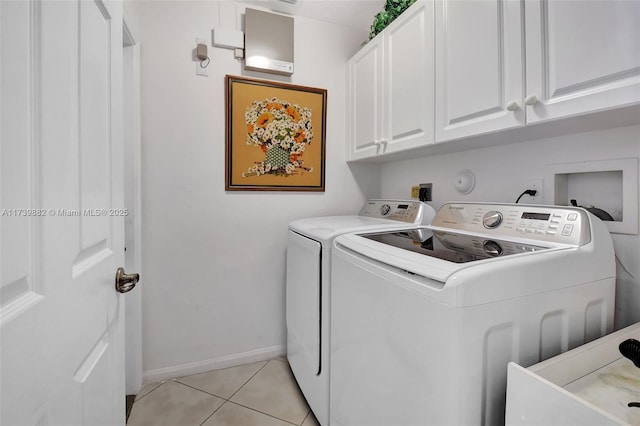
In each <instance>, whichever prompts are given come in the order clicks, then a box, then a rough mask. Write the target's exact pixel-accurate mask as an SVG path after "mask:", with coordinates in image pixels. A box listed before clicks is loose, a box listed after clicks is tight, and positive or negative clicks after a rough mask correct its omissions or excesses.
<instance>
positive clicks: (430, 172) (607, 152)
mask: <svg viewBox="0 0 640 426" xmlns="http://www.w3.org/2000/svg"><path fill="white" fill-rule="evenodd" d="M639 135H640V126H629V127H619V128H614V129H609V130H602V131H593V132H589V133H577V132H576V133H575V134H571V135H568V136H562V137H556V138H549V139H541V140H535V141H529V142H524V143H517V144H511V145H501V146H497V147H490V148H481V149H474V150H468V151H464V152H458V153H453V154H443V155H435V156H430V157H422V158H414V159H410V160H406V161H395V162H392V163H388V164H384V165H383V166H382V168H381V180H382V182H381V195H382V197H385V198H386V197H397V198H402V197H408V196H409V195H410V189H411V186H412V185H416V184H418V183H428V182H432V183H433V203H431V205H432V206H433V207H434V208H435V209H436V210H437V209H438V208H439V207H440V206H441V205H442V204H443V203H444V202H446V201H453V200H457V201H496V202H509V203H512V202H514V201H515V199H516V198H517V197H518V195H520V193H522V191H524V189H526V185H527V179H529V178H544V177H545V165H547V164H558V163H569V162H578V161H593V160H604V159H616V158H626V157H635V158H638V157H640V136H639ZM464 169H470V170H472V171H473V172H474V174H475V176H476V186H475V189H474V190H473V192H471V193H470V194H468V195H460V194H459V193H458V192H456V190H455V188H454V186H453V181H454V177H455V176H456V174H457V173H458V172H459V171H461V170H464ZM520 202H521V203H530V202H531V201H530V198H529V197H528V196H524V197H523V198H522V200H521V201H520ZM635 202H636V203H637V202H638V195H637V194H636V196H635ZM635 220H638V218H635ZM613 241H614V246H615V249H616V256H617V258H618V259H619V261H620V262H621V264H622V265H624V267H625V268H626V269H627V270H626V271H625V270H624V269H623V268H622V267H621V266H620V263H618V268H617V275H618V279H617V297H616V304H617V306H616V311H617V312H616V326H617V327H621V326H624V325H628V324H631V323H634V322H637V321H640V309H638V307H639V306H640V237H639V236H638V235H618V234H613Z"/></svg>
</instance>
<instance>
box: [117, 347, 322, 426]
mask: <svg viewBox="0 0 640 426" xmlns="http://www.w3.org/2000/svg"><path fill="white" fill-rule="evenodd" d="M127 425H128V426H145V425H149V426H152V425H153V426H201V425H202V426H291V425H298V426H300V425H301V426H319V425H318V421H317V420H316V418H315V417H314V415H313V413H312V412H311V410H310V409H309V406H308V405H307V402H306V401H305V399H304V397H303V396H302V393H301V392H300V389H299V388H298V384H297V383H296V380H295V378H294V377H293V374H292V373H291V369H290V368H289V364H288V363H287V360H286V359H285V358H277V359H272V360H270V361H261V362H255V363H252V364H246V365H241V366H238V367H232V368H227V369H224V370H216V371H210V372H207V373H201V374H195V375H193V376H186V377H181V378H179V379H174V380H171V381H167V382H161V383H150V384H147V385H145V386H144V387H143V388H142V390H141V391H140V393H139V394H138V396H137V397H136V400H135V403H134V404H133V408H132V409H131V414H130V416H129V420H128V421H127Z"/></svg>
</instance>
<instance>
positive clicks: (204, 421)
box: [200, 399, 229, 426]
mask: <svg viewBox="0 0 640 426" xmlns="http://www.w3.org/2000/svg"><path fill="white" fill-rule="evenodd" d="M227 402H229V401H228V400H226V399H225V400H224V402H223V403H222V404H221V405H220V406H219V407H218V408H216V409H215V410H213V413H211V414H210V415H209V417H207V418H206V419H204V420H203V421H202V423H200V426H202V425H203V424H205V423H206V422H207V420H209V419H210V418H211V417H212V416H213V415H214V414H215V413H217V412H218V410H219V409H221V408H222V407H224V405H225V404H226V403H227Z"/></svg>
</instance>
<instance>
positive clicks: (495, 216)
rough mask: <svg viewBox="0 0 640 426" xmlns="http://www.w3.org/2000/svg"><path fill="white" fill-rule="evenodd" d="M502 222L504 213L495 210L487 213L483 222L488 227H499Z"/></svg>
mask: <svg viewBox="0 0 640 426" xmlns="http://www.w3.org/2000/svg"><path fill="white" fill-rule="evenodd" d="M501 223H502V213H500V212H498V211H495V210H494V211H490V212H487V213H485V215H484V217H483V218H482V224H483V225H484V227H485V228H487V229H494V228H497V227H498V226H500V224H501Z"/></svg>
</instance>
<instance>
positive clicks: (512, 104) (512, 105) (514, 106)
mask: <svg viewBox="0 0 640 426" xmlns="http://www.w3.org/2000/svg"><path fill="white" fill-rule="evenodd" d="M506 108H507V111H517V110H519V109H520V105H518V103H517V102H516V101H511V102H509V103H508V104H507V106H506Z"/></svg>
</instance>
